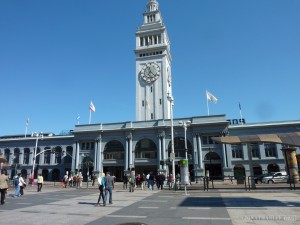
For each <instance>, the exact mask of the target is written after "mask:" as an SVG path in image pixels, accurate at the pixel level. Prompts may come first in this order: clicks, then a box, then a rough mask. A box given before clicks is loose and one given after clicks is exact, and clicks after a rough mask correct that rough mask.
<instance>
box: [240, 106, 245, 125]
mask: <svg viewBox="0 0 300 225" xmlns="http://www.w3.org/2000/svg"><path fill="white" fill-rule="evenodd" d="M239 108H240V117H241V123H242V124H244V122H243V115H242V107H241V103H240V102H239Z"/></svg>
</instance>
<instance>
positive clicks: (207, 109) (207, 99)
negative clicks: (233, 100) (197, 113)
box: [205, 90, 209, 116]
mask: <svg viewBox="0 0 300 225" xmlns="http://www.w3.org/2000/svg"><path fill="white" fill-rule="evenodd" d="M205 97H206V107H207V115H208V116H209V106H208V98H207V90H206V96H205Z"/></svg>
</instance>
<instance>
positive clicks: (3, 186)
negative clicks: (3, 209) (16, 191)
mask: <svg viewBox="0 0 300 225" xmlns="http://www.w3.org/2000/svg"><path fill="white" fill-rule="evenodd" d="M7 189H8V176H6V169H2V170H1V175H0V193H1V205H3V204H4V203H5V195H6V193H7Z"/></svg>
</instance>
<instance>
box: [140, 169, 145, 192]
mask: <svg viewBox="0 0 300 225" xmlns="http://www.w3.org/2000/svg"><path fill="white" fill-rule="evenodd" d="M141 180H142V190H146V186H145V182H146V175H145V174H144V173H143V174H142V179H141Z"/></svg>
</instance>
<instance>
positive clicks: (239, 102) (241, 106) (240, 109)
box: [239, 102, 242, 110]
mask: <svg viewBox="0 0 300 225" xmlns="http://www.w3.org/2000/svg"><path fill="white" fill-rule="evenodd" d="M239 108H240V110H242V106H241V103H240V102H239Z"/></svg>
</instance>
